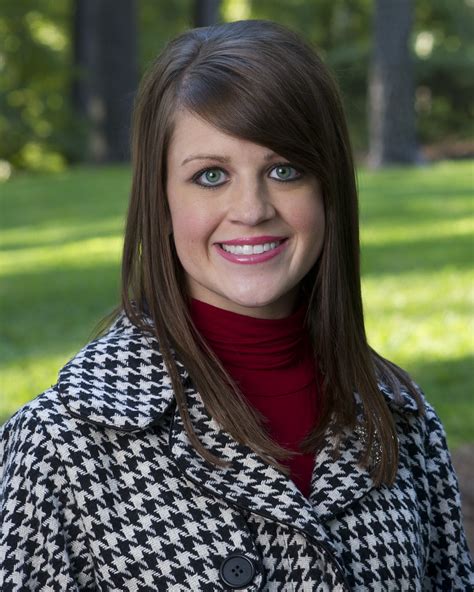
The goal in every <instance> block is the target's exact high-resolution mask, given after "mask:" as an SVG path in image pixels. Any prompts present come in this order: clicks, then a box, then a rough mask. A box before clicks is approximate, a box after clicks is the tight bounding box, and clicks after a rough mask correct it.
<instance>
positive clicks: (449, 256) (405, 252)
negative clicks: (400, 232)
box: [361, 235, 474, 276]
mask: <svg viewBox="0 0 474 592" xmlns="http://www.w3.org/2000/svg"><path fill="white" fill-rule="evenodd" d="M473 252H474V244H473V239H472V237H471V236H468V235H457V236H444V237H439V238H430V239H426V238H423V239H419V240H407V241H403V242H401V241H393V242H388V243H386V244H385V243H384V244H377V243H375V244H368V245H363V247H362V249H361V255H362V275H364V276H372V275H379V274H394V273H407V272H408V273H409V272H417V273H422V272H424V271H433V270H438V269H442V268H443V267H446V266H449V267H453V268H455V269H471V267H472V257H473Z"/></svg>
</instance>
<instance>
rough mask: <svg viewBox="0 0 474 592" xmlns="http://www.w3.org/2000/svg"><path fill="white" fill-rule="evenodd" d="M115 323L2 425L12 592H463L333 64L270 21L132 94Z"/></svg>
mask: <svg viewBox="0 0 474 592" xmlns="http://www.w3.org/2000/svg"><path fill="white" fill-rule="evenodd" d="M133 167H134V177H133V186H132V192H131V203H130V208H129V213H128V220H127V229H126V237H125V246H124V256H123V291H122V306H121V310H120V311H119V312H118V314H117V315H116V318H115V320H114V322H113V324H112V326H111V327H109V329H108V331H107V332H106V333H105V334H103V335H102V336H101V337H99V338H98V339H97V340H95V341H93V342H92V343H89V344H88V345H87V346H86V347H85V348H84V349H83V350H82V351H81V352H79V354H77V356H75V357H74V358H73V359H72V360H71V361H70V362H69V363H68V364H67V365H66V366H65V367H64V368H63V369H62V371H61V372H60V375H59V380H58V383H57V384H56V385H55V386H53V387H52V388H51V389H50V390H48V391H47V392H45V393H43V394H42V395H41V396H40V397H38V398H37V399H36V400H34V401H33V402H31V403H29V404H28V405H26V406H25V407H23V408H22V409H21V410H20V411H19V412H18V413H17V414H16V415H15V416H14V417H13V418H12V419H11V420H10V421H9V422H8V424H7V425H6V426H5V427H4V429H3V435H2V441H3V481H2V492H3V502H2V512H3V526H2V528H3V531H2V537H3V538H2V544H3V546H2V549H3V550H4V555H3V582H2V590H42V591H43V590H81V591H82V590H133V591H148V590H149V591H155V590H159V591H161V590H163V591H165V590H175V591H188V590H192V591H200V590H207V591H215V590H231V589H239V590H249V591H250V590H268V591H270V590H275V591H276V590H282V591H283V590H284V591H287V590H295V591H296V590H298V591H301V590H307V591H313V590H320V591H323V590H327V591H333V590H360V591H362V590H397V591H400V590H410V591H414V590H468V589H470V585H471V583H472V581H473V579H472V569H471V563H470V559H469V555H468V551H467V547H466V542H465V537H464V534H463V531H462V525H461V518H460V509H459V496H458V492H457V484H456V478H455V476H454V473H453V470H452V467H451V464H450V460H449V454H448V451H447V448H446V443H445V439H444V434H443V428H442V427H441V425H440V422H439V420H438V418H437V416H436V415H435V413H434V411H433V410H432V408H431V407H430V406H429V405H428V404H426V403H425V401H424V398H423V396H422V394H421V393H420V392H419V391H418V389H417V388H416V386H415V385H414V384H413V383H412V382H411V380H410V379H409V377H408V376H407V375H406V374H405V373H404V372H403V371H402V370H400V369H399V368H397V367H396V366H394V365H393V364H391V363H390V362H388V361H386V360H384V359H383V358H381V357H380V356H379V355H378V354H376V353H375V352H374V351H373V350H371V349H370V347H369V346H368V344H367V341H366V337H365V333H364V324H363V314H362V304H361V296H360V278H359V246H358V222H357V194H356V184H355V178H354V169H353V163H352V157H351V151H350V145H349V139H348V135H347V129H346V124H345V120H344V115H343V111H342V107H341V103H340V99H339V97H338V92H337V89H336V87H335V85H334V82H333V81H332V79H331V76H330V75H329V73H328V71H327V69H326V67H325V66H324V65H323V64H322V62H321V60H320V59H319V58H318V57H317V56H316V55H315V53H314V51H313V50H312V49H311V48H310V47H308V46H307V45H306V44H305V43H304V42H303V41H302V40H301V39H300V38H299V37H298V36H297V35H296V34H294V33H292V32H291V31H289V30H287V29H285V28H284V27H282V26H280V25H277V24H275V23H272V22H269V21H258V20H255V21H240V22H234V23H230V24H223V25H218V26H215V27H211V28H201V29H195V30H192V31H189V32H187V33H185V34H183V35H181V36H179V37H178V38H177V39H175V40H173V41H172V42H171V43H169V45H168V46H167V47H166V48H165V50H164V51H163V53H162V54H161V55H160V57H159V58H158V60H157V61H156V63H155V64H154V65H153V66H152V68H151V69H150V71H149V72H148V74H147V76H146V78H145V79H144V82H143V83H142V85H141V88H140V90H139V93H138V96H137V100H136V108H135V119H134V136H133Z"/></svg>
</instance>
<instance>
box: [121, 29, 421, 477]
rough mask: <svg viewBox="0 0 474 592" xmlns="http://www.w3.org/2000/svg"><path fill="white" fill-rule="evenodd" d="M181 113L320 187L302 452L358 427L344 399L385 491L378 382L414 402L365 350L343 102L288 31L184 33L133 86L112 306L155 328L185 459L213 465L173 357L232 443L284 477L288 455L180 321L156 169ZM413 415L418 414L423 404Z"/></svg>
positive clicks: (400, 377) (391, 468)
mask: <svg viewBox="0 0 474 592" xmlns="http://www.w3.org/2000/svg"><path fill="white" fill-rule="evenodd" d="M177 109H185V110H187V111H189V112H191V113H193V114H196V115H198V116H200V117H202V118H203V119H204V120H206V121H207V122H208V123H210V124H212V125H213V126H215V127H217V128H218V129H220V130H222V131H223V132H225V133H227V134H230V135H233V136H237V137H240V138H243V139H246V140H249V141H251V142H254V143H257V144H260V145H262V146H265V147H268V148H270V149H272V150H274V151H275V152H276V153H278V154H281V155H282V156H283V157H285V158H288V159H289V160H290V161H291V162H293V163H295V165H298V166H299V167H301V169H303V170H305V171H307V172H309V173H312V174H314V175H315V176H316V178H317V179H318V181H319V183H320V187H321V191H322V195H323V199H324V207H325V217H326V231H325V238H324V245H323V249H322V253H321V256H320V258H319V260H318V262H317V263H316V265H315V266H314V268H313V269H312V270H311V271H310V272H309V273H308V275H307V276H306V277H305V279H304V280H303V282H302V290H303V291H304V292H305V293H306V297H307V299H308V302H309V306H308V315H307V323H308V330H309V332H310V334H311V338H312V341H313V345H314V351H315V363H319V364H320V367H321V369H322V371H323V373H324V397H323V408H322V417H321V421H320V422H319V424H318V425H317V426H315V428H314V430H313V431H312V432H311V433H310V434H309V435H308V436H307V437H306V438H305V441H304V442H303V444H302V446H301V451H302V452H316V451H317V450H318V447H319V446H320V444H321V441H322V437H323V435H324V433H325V431H326V430H327V428H328V426H329V424H330V423H331V425H332V429H335V430H336V433H341V432H342V430H343V429H344V428H345V427H346V426H349V427H354V426H355V424H356V405H355V399H354V391H356V392H358V393H359V395H360V399H361V402H362V405H363V410H364V419H365V429H366V434H367V440H366V446H365V453H364V455H363V457H362V458H361V459H360V462H361V463H362V464H364V465H365V466H369V465H370V457H371V450H372V449H373V446H374V445H378V447H379V450H380V462H378V463H376V464H375V466H371V471H372V475H373V478H374V480H375V482H376V483H378V484H379V483H382V482H384V483H391V482H393V479H394V478H395V475H396V470H397V465H398V441H397V436H396V431H395V426H394V421H393V418H392V415H391V413H390V410H389V408H388V406H387V404H386V402H385V400H384V398H383V396H382V394H381V393H380V390H379V388H378V385H377V379H381V378H383V380H384V381H385V382H386V383H388V384H389V386H390V387H391V388H392V389H394V390H395V392H396V394H399V387H400V383H401V384H402V385H404V386H405V387H406V389H407V390H408V391H410V392H412V394H413V396H414V397H418V395H417V393H416V391H415V390H414V388H413V386H412V383H411V381H410V379H409V377H408V376H407V375H406V374H405V373H404V372H403V371H402V370H400V369H399V368H397V367H396V366H394V365H393V364H391V363H390V362H388V361H386V360H384V359H383V358H381V357H380V356H378V355H377V354H376V353H375V352H374V351H373V350H371V349H370V347H369V345H368V344H367V339H366V335H365V329H364V319H363V310H362V299H361V290H360V271H359V231H358V203H357V202H358V200H357V187H356V179H355V173H354V165H353V158H352V151H351V146H350V141H349V136H348V132H347V125H346V121H345V116H344V112H343V107H342V104H341V99H340V96H339V92H338V89H337V85H336V84H335V82H334V80H333V78H332V76H331V75H330V73H329V71H328V69H327V67H326V66H325V65H324V63H323V62H322V61H321V59H320V58H319V57H318V55H317V53H316V52H315V50H314V49H313V48H312V47H311V46H310V45H309V44H307V43H306V42H304V41H303V40H302V39H301V38H300V37H299V36H298V35H297V34H296V33H294V32H292V31H291V30H289V29H287V28H286V27H283V26H282V25H279V24H276V23H274V22H271V21H265V20H250V21H237V22H232V23H225V24H219V25H215V26H211V27H203V28H198V29H193V30H190V31H187V32H185V33H184V34H182V35H180V36H179V37H177V38H175V39H174V40H172V41H171V42H170V43H168V45H167V46H166V47H165V49H164V50H163V52H162V53H161V54H160V56H159V57H158V58H157V60H156V62H155V63H154V64H153V65H152V66H151V68H150V69H149V71H148V73H147V74H146V76H145V78H144V79H143V81H142V84H141V86H140V89H139V91H138V94H137V97H136V103H135V111H134V122H133V140H132V154H133V184H132V190H131V200H130V207H129V212H128V219H127V227H126V235H125V244H124V253H123V264H122V282H123V283H122V307H123V309H124V311H125V313H126V314H127V316H128V317H129V318H130V319H131V321H132V322H133V323H134V324H136V325H137V326H139V327H141V328H142V329H143V330H144V331H147V330H148V331H149V330H150V328H149V325H146V324H145V323H144V321H143V313H144V312H145V311H146V312H147V314H148V315H149V316H150V317H151V318H152V320H153V324H154V328H153V331H154V333H155V334H156V337H157V339H158V342H159V344H160V351H161V353H162V355H163V357H164V361H165V363H166V366H167V368H168V371H169V373H170V376H171V380H172V384H173V388H174V392H175V398H176V403H177V407H178V410H179V413H180V414H181V416H182V418H183V421H184V425H185V427H186V430H187V432H188V435H189V438H190V440H191V442H192V443H193V445H194V446H195V448H196V450H197V451H198V452H199V453H200V454H201V455H202V456H203V457H204V458H206V459H207V460H208V461H210V462H213V463H215V464H217V465H219V466H223V465H225V464H226V463H225V462H224V461H223V460H222V459H219V458H217V457H216V456H214V455H212V454H211V453H210V452H209V451H208V450H207V449H206V448H205V447H204V446H203V444H202V443H201V442H200V441H199V439H198V438H197V436H196V434H195V433H194V431H193V427H192V423H191V420H190V417H189V412H188V408H187V404H186V395H185V392H184V387H183V385H182V384H181V382H180V378H179V373H178V369H177V367H176V362H175V356H177V357H178V358H179V360H180V361H181V362H182V363H183V364H184V366H185V367H186V369H187V370H188V372H189V374H190V376H191V379H192V380H193V383H194V385H195V387H196V388H197V389H198V391H199V392H200V394H201V396H202V399H203V402H204V405H205V407H206V409H207V411H208V412H209V414H210V415H211V416H212V417H214V418H215V420H216V421H217V422H218V423H219V424H220V425H221V427H222V428H223V429H225V430H226V431H227V432H228V433H230V434H231V435H232V436H233V437H234V438H235V439H236V440H237V441H239V442H241V443H243V444H246V445H248V446H249V447H251V448H252V449H253V450H255V451H256V452H257V453H258V454H260V455H261V456H262V457H263V458H264V460H266V461H267V462H268V463H270V464H273V465H274V466H276V467H277V468H278V469H279V470H281V471H282V472H284V473H285V474H288V469H287V467H286V466H285V465H283V464H281V463H280V462H279V461H281V460H283V459H287V458H289V457H291V456H292V455H293V454H295V453H294V452H290V451H289V450H286V449H285V448H282V447H281V446H279V445H278V444H276V442H274V441H273V440H272V439H271V438H270V436H269V435H268V433H267V431H266V429H265V426H264V418H263V417H262V416H260V415H259V413H258V412H257V411H256V410H254V409H253V408H251V407H250V405H249V404H248V403H247V402H246V401H245V399H244V397H243V396H242V395H241V394H240V393H239V391H238V389H237V388H236V385H235V384H234V383H233V382H232V380H231V378H230V377H229V376H228V375H227V374H226V372H225V371H224V369H223V367H222V365H221V364H220V362H219V360H218V359H217V358H216V356H215V355H214V354H213V353H212V352H211V351H210V350H209V349H208V348H207V347H206V344H205V343H204V342H203V340H202V339H201V337H200V335H199V334H198V332H197V331H196V329H195V328H194V326H193V323H192V320H191V318H190V315H189V312H188V301H187V295H186V285H185V280H184V274H183V271H182V267H181V265H180V262H179V260H178V258H177V255H176V251H175V248H174V244H173V239H172V235H171V234H170V228H171V222H170V214H169V210H168V203H167V198H166V174H167V170H166V161H167V150H168V146H169V142H170V138H171V137H172V134H173V126H174V114H175V113H176V111H177ZM420 407H421V406H420Z"/></svg>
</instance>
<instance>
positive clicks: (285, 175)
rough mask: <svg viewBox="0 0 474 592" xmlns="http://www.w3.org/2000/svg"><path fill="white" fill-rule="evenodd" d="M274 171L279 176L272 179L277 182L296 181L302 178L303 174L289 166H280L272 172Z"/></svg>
mask: <svg viewBox="0 0 474 592" xmlns="http://www.w3.org/2000/svg"><path fill="white" fill-rule="evenodd" d="M273 171H275V172H276V174H277V175H278V176H277V177H272V179H276V180H277V181H296V179H299V178H300V177H301V173H299V171H297V170H296V169H295V167H293V166H291V165H289V164H278V165H277V166H275V167H274V168H273V169H272V172H273Z"/></svg>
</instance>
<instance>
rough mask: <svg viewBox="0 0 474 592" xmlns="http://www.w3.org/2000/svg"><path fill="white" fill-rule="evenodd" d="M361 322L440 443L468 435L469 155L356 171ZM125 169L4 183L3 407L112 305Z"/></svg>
mask: <svg viewBox="0 0 474 592" xmlns="http://www.w3.org/2000/svg"><path fill="white" fill-rule="evenodd" d="M359 182H360V194H361V243H362V264H363V296H364V306H365V316H366V326H367V333H368V336H369V340H370V342H371V344H372V346H373V347H374V348H375V349H376V350H377V351H379V353H381V354H382V355H383V356H385V357H387V358H389V359H391V360H392V361H394V362H395V363H397V364H399V365H401V366H403V367H404V368H406V369H407V370H408V371H409V372H411V373H412V375H413V377H414V378H415V380H416V381H417V382H418V383H419V384H420V385H421V386H422V388H423V390H424V391H425V393H426V396H427V398H428V400H429V401H431V402H432V403H433V404H434V406H435V408H436V410H437V411H438V412H439V414H440V416H441V418H442V419H443V421H444V423H445V426H446V428H447V432H448V437H449V441H450V444H451V445H452V446H456V445H457V444H460V443H462V442H466V441H473V440H474V438H473V437H472V434H471V432H472V425H474V404H473V402H472V395H471V393H473V392H474V388H473V387H474V367H473V353H474V351H473V350H474V324H473V316H472V310H473V300H474V275H473V272H472V263H473V260H474V242H473V234H472V231H473V229H474V222H473V221H474V216H473V201H472V197H473V163H472V162H458V163H440V164H438V165H435V166H429V167H424V168H417V169H413V168H401V169H391V170H387V171H381V172H376V173H374V172H367V171H361V172H360V174H359ZM129 183H130V172H129V170H128V169H127V168H120V167H119V168H107V169H88V168H82V169H77V170H70V171H65V172H63V173H60V174H58V175H52V176H49V175H37V176H29V175H25V176H22V177H18V178H14V179H12V180H10V181H9V182H8V183H6V184H4V185H2V196H1V197H0V200H1V203H0V207H1V211H2V221H1V223H2V226H3V228H2V233H1V235H0V247H1V248H2V249H3V254H2V258H1V260H0V298H1V302H2V310H1V315H2V318H1V333H2V340H1V343H0V372H1V381H2V382H1V393H0V419H1V418H3V419H4V418H6V417H8V416H9V415H10V414H11V413H13V412H14V411H15V410H16V409H17V408H18V407H19V406H20V405H21V404H23V403H24V402H26V401H28V400H29V399H30V398H32V397H33V396H35V395H36V394H38V393H39V392H41V391H42V390H44V389H45V388H47V387H49V386H50V385H51V384H53V383H54V382H55V380H56V376H57V371H58V369H59V368H60V367H61V366H62V365H63V364H64V363H65V362H66V361H67V360H68V359H69V358H70V357H71V356H72V355H73V354H74V353H75V352H76V351H77V350H78V348H80V347H81V346H82V345H83V344H84V343H86V342H87V341H88V340H89V339H90V337H91V334H92V331H93V329H94V326H95V325H96V323H97V322H98V320H100V318H101V317H103V316H104V315H105V314H107V313H108V312H109V311H110V310H111V309H112V308H113V307H114V306H115V304H116V302H117V299H118V287H119V262H120V251H121V245H122V235H123V223H124V216H125V211H126V205H127V196H128V190H129Z"/></svg>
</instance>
